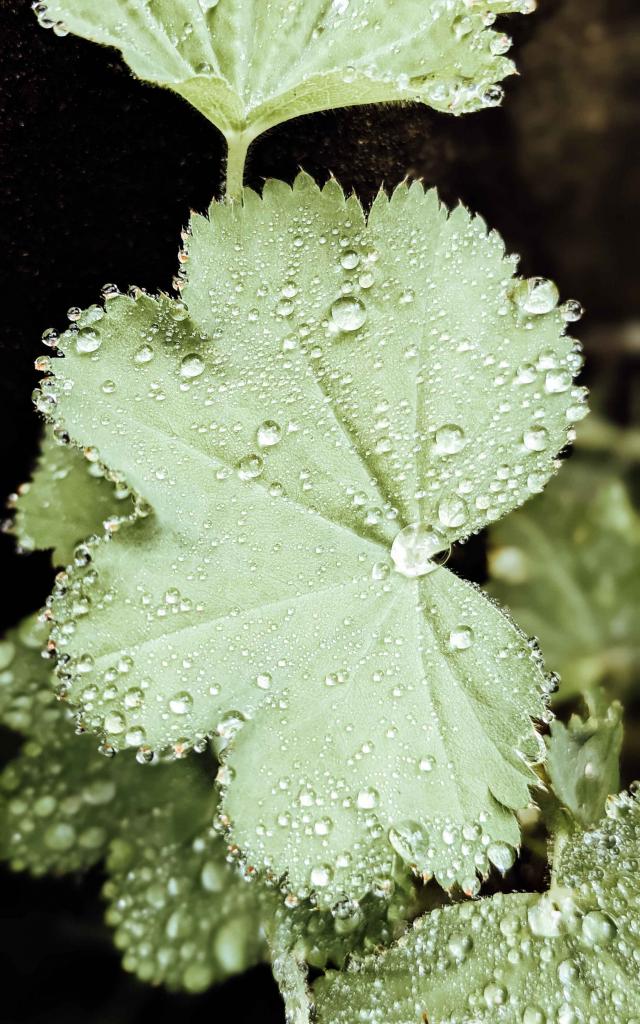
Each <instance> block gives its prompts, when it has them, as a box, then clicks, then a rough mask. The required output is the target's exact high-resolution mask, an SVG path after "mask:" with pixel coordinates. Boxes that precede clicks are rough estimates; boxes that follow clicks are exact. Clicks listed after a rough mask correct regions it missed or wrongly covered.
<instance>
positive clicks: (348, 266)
mask: <svg viewBox="0 0 640 1024" xmlns="http://www.w3.org/2000/svg"><path fill="white" fill-rule="evenodd" d="M359 263H360V256H359V255H358V253H357V252H354V250H353V249H347V250H346V251H345V252H343V254H342V256H341V257H340V265H341V266H342V268H343V270H355V269H356V267H357V266H358V264H359Z"/></svg>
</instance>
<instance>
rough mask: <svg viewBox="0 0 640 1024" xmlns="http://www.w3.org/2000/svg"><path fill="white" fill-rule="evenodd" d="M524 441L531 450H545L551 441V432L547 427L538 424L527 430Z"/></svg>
mask: <svg viewBox="0 0 640 1024" xmlns="http://www.w3.org/2000/svg"><path fill="white" fill-rule="evenodd" d="M522 442H523V444H524V446H525V448H527V449H528V451H530V452H543V451H544V450H545V448H546V447H547V444H548V443H549V434H548V432H547V429H546V428H545V427H541V426H536V427H530V428H529V430H525V432H524V434H523V437H522Z"/></svg>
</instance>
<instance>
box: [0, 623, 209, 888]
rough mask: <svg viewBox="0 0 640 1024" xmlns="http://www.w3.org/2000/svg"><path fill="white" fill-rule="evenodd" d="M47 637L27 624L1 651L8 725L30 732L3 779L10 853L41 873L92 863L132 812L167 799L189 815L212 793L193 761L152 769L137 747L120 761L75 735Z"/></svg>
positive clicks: (1, 820)
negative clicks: (47, 652) (57, 688)
mask: <svg viewBox="0 0 640 1024" xmlns="http://www.w3.org/2000/svg"><path fill="white" fill-rule="evenodd" d="M42 641H43V636H42V627H41V625H39V624H37V623H34V620H27V621H26V622H24V623H23V624H22V625H21V626H20V627H18V629H16V630H14V631H12V632H11V633H10V634H9V635H8V637H7V638H6V639H5V640H4V641H3V642H2V649H1V650H0V654H2V655H3V658H2V668H1V669H0V714H1V716H2V721H3V723H4V724H6V725H9V726H10V727H11V728H13V729H16V730H19V731H20V732H22V733H23V734H24V735H25V737H26V739H25V741H24V743H23V746H22V749H21V752H20V753H19V755H18V756H17V757H16V758H15V759H14V760H13V761H11V762H9V764H8V765H7V767H6V768H5V769H4V771H3V772H2V774H1V775H0V857H2V858H3V859H5V860H7V861H9V863H10V865H11V867H12V868H13V869H14V870H16V871H23V870H28V871H30V872H32V873H33V874H35V875H41V874H44V873H45V872H54V873H57V874H62V873H68V872H71V871H78V870H81V869H86V868H88V867H90V866H91V865H92V864H95V863H96V862H97V861H99V860H101V858H102V857H103V856H104V854H105V852H106V849H107V846H108V844H109V842H110V840H111V839H112V837H113V836H114V835H118V834H119V832H120V830H121V829H122V828H123V821H126V819H127V817H128V816H132V817H133V818H135V817H136V816H137V815H138V814H139V813H140V811H141V810H142V809H143V808H146V807H147V806H149V807H153V806H154V805H155V804H157V803H163V802H168V803H169V804H171V803H172V802H173V803H174V804H177V805H178V806H179V807H180V808H181V813H183V814H185V815H187V814H188V813H189V811H192V810H193V808H194V807H195V806H196V805H197V801H198V799H199V798H200V799H201V796H200V794H201V793H202V790H203V782H202V780H201V778H200V776H199V773H198V772H197V771H194V770H193V768H191V767H190V768H189V769H187V770H186V771H185V767H184V766H180V771H179V770H178V769H177V768H176V766H167V765H160V766H151V767H149V768H142V767H141V766H140V765H138V764H136V761H135V759H134V758H133V755H132V754H129V753H128V754H125V755H123V756H122V757H119V758H117V759H116V760H115V761H114V762H112V761H110V760H109V759H107V758H106V757H104V756H102V755H101V754H100V753H98V751H97V749H96V741H95V738H94V737H92V736H76V735H74V728H73V722H72V720H71V715H70V712H69V710H68V708H67V707H66V706H65V705H64V704H63V703H60V702H58V701H57V700H56V698H55V695H54V692H53V688H52V686H51V678H50V677H51V669H50V666H49V664H48V663H47V662H46V661H44V660H43V659H42V658H41V657H40V645H41V643H42ZM176 787H178V788H176Z"/></svg>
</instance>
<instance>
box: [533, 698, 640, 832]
mask: <svg viewBox="0 0 640 1024" xmlns="http://www.w3.org/2000/svg"><path fill="white" fill-rule="evenodd" d="M586 701H587V710H588V716H587V717H586V719H582V718H580V717H579V716H578V715H572V716H571V718H570V719H569V724H568V726H566V725H564V724H563V723H562V722H560V721H558V720H556V721H554V722H552V723H551V736H550V737H549V738H548V739H547V747H548V756H547V772H548V774H549V778H550V780H551V784H552V786H553V790H554V792H555V794H556V796H557V798H558V800H559V801H560V803H561V805H562V806H563V807H565V808H566V809H567V810H568V811H570V812H571V814H572V815H573V817H574V818H575V820H576V821H577V822H579V823H580V824H581V825H582V826H583V827H585V828H588V827H589V826H590V825H593V824H595V822H597V821H598V820H599V819H600V818H601V817H602V815H603V814H604V810H605V805H606V802H607V798H608V797H610V796H612V795H613V794H614V793H617V792H618V790H619V789H620V752H621V749H622V736H623V728H622V707H621V706H620V704H619V703H618V702H617V701H614V703H613V704H608V703H607V701H606V698H605V697H604V696H603V694H601V693H598V692H597V691H596V692H594V693H593V694H590V695H589V696H588V697H587V698H586Z"/></svg>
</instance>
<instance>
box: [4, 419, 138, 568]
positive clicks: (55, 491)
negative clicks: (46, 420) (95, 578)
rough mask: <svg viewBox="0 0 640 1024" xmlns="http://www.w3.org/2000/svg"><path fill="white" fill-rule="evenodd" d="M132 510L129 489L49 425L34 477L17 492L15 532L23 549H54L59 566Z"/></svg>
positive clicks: (111, 527)
mask: <svg viewBox="0 0 640 1024" xmlns="http://www.w3.org/2000/svg"><path fill="white" fill-rule="evenodd" d="M132 512H133V503H132V501H131V499H130V497H129V494H128V491H127V489H126V488H122V487H120V488H117V487H115V486H114V484H113V483H111V482H110V481H108V480H105V478H104V477H103V476H102V473H101V470H100V467H99V466H97V465H96V463H91V462H88V461H87V459H86V458H85V457H84V456H83V454H82V453H81V452H79V451H77V450H76V449H74V448H72V447H71V446H70V445H68V444H61V443H60V442H59V441H57V440H56V438H55V437H54V436H53V433H52V431H51V430H47V431H46V432H45V435H44V437H43V439H42V442H41V445H40V452H39V455H38V461H37V463H36V467H35V469H34V471H33V475H32V479H31V480H30V482H29V483H28V484H23V486H22V487H21V488H20V491H19V493H18V496H17V499H16V502H15V518H14V523H13V526H12V532H13V534H14V536H15V538H16V540H17V541H18V544H19V545H20V547H21V549H22V550H23V551H25V552H26V551H40V550H47V549H49V548H50V549H51V558H52V561H53V564H54V565H68V564H69V563H70V562H71V561H72V559H73V553H74V550H75V548H76V546H77V545H78V544H79V543H80V542H81V541H83V540H86V539H87V537H91V536H93V535H96V534H97V535H100V534H102V533H103V532H104V530H105V527H106V528H109V529H112V530H113V529H116V528H117V527H118V525H119V523H120V521H121V520H123V519H126V518H128V517H129V516H130V515H131V514H132Z"/></svg>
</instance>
